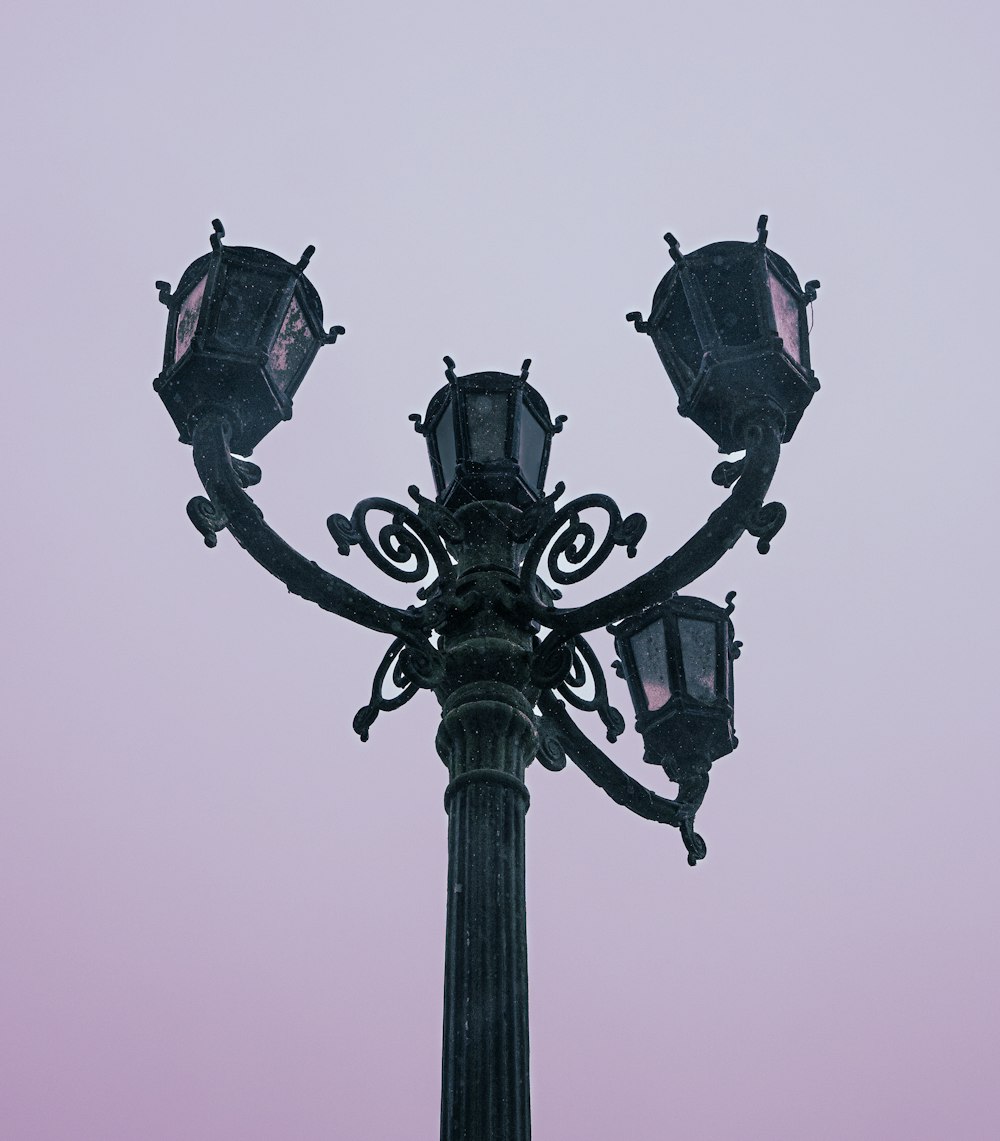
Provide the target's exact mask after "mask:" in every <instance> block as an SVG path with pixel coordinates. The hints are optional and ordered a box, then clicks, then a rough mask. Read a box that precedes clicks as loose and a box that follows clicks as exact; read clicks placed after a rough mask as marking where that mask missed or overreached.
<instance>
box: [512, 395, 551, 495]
mask: <svg viewBox="0 0 1000 1141" xmlns="http://www.w3.org/2000/svg"><path fill="white" fill-rule="evenodd" d="M544 452H545V429H544V428H543V427H542V425H541V424H539V422H538V421H537V420H536V419H535V416H534V414H533V413H532V412H530V411H529V410H528V406H527V404H525V403H524V402H523V401H522V404H521V439H520V444H519V448H518V455H517V460H518V463H519V464H520V465H521V474H522V475H523V476H524V480H525V482H526V483H527V484H528V486H529V487H535V488H537V487H538V478H539V475H540V474H541V470H542V456H543V454H544ZM539 490H540V489H539Z"/></svg>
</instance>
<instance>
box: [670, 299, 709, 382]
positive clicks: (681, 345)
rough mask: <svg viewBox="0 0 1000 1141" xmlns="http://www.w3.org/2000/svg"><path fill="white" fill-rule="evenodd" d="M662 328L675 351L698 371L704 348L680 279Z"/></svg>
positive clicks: (691, 368) (691, 367)
mask: <svg viewBox="0 0 1000 1141" xmlns="http://www.w3.org/2000/svg"><path fill="white" fill-rule="evenodd" d="M662 328H663V330H664V332H665V333H666V335H667V339H668V340H669V341H670V345H671V348H672V349H673V350H674V352H675V353H676V354H677V355H678V356H679V357H680V358H681V360H682V361H683V362H684V363H685V364H686V365H687V366H688V368H689V369H690V370H691V371H692V372H694V373H696V372H697V371H698V369H699V368H700V367H701V358H702V356H703V355H704V350H703V349H702V346H701V339H700V338H699V336H698V331H697V329H696V328H695V325H694V318H693V317H692V316H691V307H690V306H689V305H688V302H687V297H686V295H685V293H684V287H683V285H682V284H681V282H680V281H678V282H677V284H676V285H675V286H674V291H673V293H672V294H671V296H670V300H669V301H668V302H667V305H666V308H665V309H664V311H663V320H662Z"/></svg>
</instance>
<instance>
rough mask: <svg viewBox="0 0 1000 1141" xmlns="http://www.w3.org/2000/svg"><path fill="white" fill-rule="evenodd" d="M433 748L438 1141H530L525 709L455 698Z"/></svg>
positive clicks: (509, 696) (502, 694)
mask: <svg viewBox="0 0 1000 1141" xmlns="http://www.w3.org/2000/svg"><path fill="white" fill-rule="evenodd" d="M438 743H439V748H440V749H441V751H442V753H443V755H444V756H445V758H446V759H447V762H448V769H449V774H450V776H451V782H450V783H449V785H448V789H447V792H446V794H445V805H446V808H447V810H448V924H447V936H446V943H445V985H444V1050H443V1061H442V1084H441V1139H442V1141H529V1138H530V1137H531V1112H530V1102H529V1092H528V959H527V941H526V935H525V904H524V815H525V811H526V810H527V807H528V790H527V788H526V787H525V785H524V781H523V777H524V769H525V765H526V764H527V763H528V761H530V760H531V758H532V757H533V756H534V754H535V750H536V747H537V734H536V730H535V725H534V719H533V717H532V713H531V707H530V706H529V705H528V703H527V701H526V700H525V698H524V697H523V696H521V694H519V693H517V691H516V690H513V689H511V688H510V687H508V686H505V685H501V684H498V683H492V684H491V683H474V684H472V685H468V686H465V687H463V688H462V689H459V690H458V691H457V692H456V693H454V694H453V695H452V696H451V698H449V699H448V701H447V702H446V705H445V710H444V717H443V719H442V724H441V730H440V732H439V734H438Z"/></svg>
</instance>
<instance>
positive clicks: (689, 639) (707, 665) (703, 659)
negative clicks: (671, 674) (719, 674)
mask: <svg viewBox="0 0 1000 1141" xmlns="http://www.w3.org/2000/svg"><path fill="white" fill-rule="evenodd" d="M677 629H678V633H679V634H680V638H681V656H682V657H683V659H684V680H685V682H686V683H687V691H688V693H689V694H690V695H691V696H692V697H696V698H697V699H698V700H699V701H713V700H714V699H715V697H716V691H715V680H716V678H715V675H716V661H717V659H716V650H715V623H714V622H708V621H705V620H704V619H702V618H678V619H677Z"/></svg>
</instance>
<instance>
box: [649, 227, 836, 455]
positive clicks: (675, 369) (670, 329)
mask: <svg viewBox="0 0 1000 1141" xmlns="http://www.w3.org/2000/svg"><path fill="white" fill-rule="evenodd" d="M766 223H767V216H766V215H761V218H760V220H759V222H758V239H757V241H756V242H715V243H712V244H711V245H708V246H703V247H701V248H700V249H697V250H695V251H693V252H692V253H690V254H681V253H680V251H679V249H678V246H677V241H676V239H675V238H674V236H673V235H672V234H667V235H666V240H667V242H668V244H669V246H670V254H671V257H672V258H673V259H674V263H675V264H674V265H673V266H672V267H671V269H670V270H668V271H667V273H666V275H665V276H664V277H663V279H662V281H661V282H660V284H659V285H658V286H657V289H656V292H655V293H654V295H653V304H652V308H651V310H650V315H649V318H648V320H643V319H642V317H641V315H640V314H639V313H629V314H628V315H627V316H628V320H630V321H632V322H633V323H634V324H635V326H636V329H637V330H638V331H639V332H644V333H648V334H649V336H650V337H651V338H652V341H653V344H654V345H655V346H656V350H657V352H658V353H659V356H660V360H661V362H662V364H663V367H664V369H665V370H666V372H667V375H668V376H669V377H670V381H671V383H672V384H673V387H674V390H675V392H676V393H677V397H678V408H677V411H678V412H679V413H680V414H681V415H682V416H686V417H688V418H689V419H691V420H693V421H694V422H695V423H696V424H697V425H698V426H699V427H700V428H701V429H702V430H703V431H704V432H706V433H707V434H708V435H709V436H710V437H711V438H712V439H713V440H714V441H715V443H716V444H717V445H718V448H719V451H720V452H725V453H731V452H737V451H740V450H742V449H743V448H744V447H746V442H745V434H746V427H747V424H748V423H749V422H750V421H751V420H752V418H753V417H755V416H757V415H759V413H760V410H761V407H762V406H770V407H773V408H776V409H778V410H779V411H780V413H781V414H782V416H783V417H784V430H783V434H782V442H784V443H787V442H788V440H790V439H791V438H792V435H793V434H794V432H795V429H796V427H797V426H798V423H799V421H800V420H801V418H802V414H803V413H804V411H805V409H806V407H807V406H808V405H809V402H810V401H811V400H812V397H813V394H814V393H815V392H817V391H818V390H819V387H820V384H819V381H818V380H817V378H816V374H815V373H814V372H813V370H812V367H811V365H810V355H809V327H808V313H807V306H808V305H809V303H810V302H812V301H813V300H815V298H816V290H817V289H818V288H819V282H818V281H809V282H806V284H805V286H804V287H803V286H801V285H800V284H799V279H798V276H797V275H796V273H795V270H794V269H792V267H791V265H789V263H788V262H787V261H786V260H785V259H784V258H783V257H781V256H780V255H779V254H777V253H775V252H774V251H773V250H771V249H768V247H767V229H766ZM727 273H731V274H732V275H733V281H732V283H731V292H730V293H729V295H728V296H726V295H725V293H724V292H721V293H720V290H719V284H720V283H719V282H718V280H717V279H718V278H719V277H720V276H723V275H725V274H727ZM713 276H714V277H715V278H716V280H715V281H712V278H713ZM771 278H773V279H774V281H775V282H776V283H777V285H778V287H779V288H780V289H782V290H784V292H785V293H786V294H787V295H788V297H789V299H790V300H791V302H792V304H793V305H794V306H795V309H796V319H797V333H798V338H797V339H798V354H797V355H796V354H795V353H794V352H793V351H792V347H791V346H789V345H787V344H786V343H785V340H784V338H783V337H782V334H781V322H780V321H779V320H778V315H777V313H776V304H775V299H774V294H773V293H772V291H771V287H770V279H771ZM679 302H680V304H679ZM748 304H749V305H752V312H753V318H754V320H753V322H752V324H753V328H752V330H749V329H746V326H748V325H749V324H750V322H748V321H747V320H746V318H747V316H748V315H749V310H748V308H747V306H748ZM740 310H742V315H743V318H744V320H743V321H742V322H737V320H736V313H737V312H739V311H740ZM724 316H728V317H730V320H731V321H732V323H733V324H734V325H735V324H741V325H742V326H744V328H745V331H750V332H752V335H751V336H750V337H749V338H746V337H743V338H741V339H740V340H739V341H738V342H737V341H736V340H734V337H733V335H732V334H731V333H727V331H726V329H725V328H724V327H723V326H724V325H725V320H724Z"/></svg>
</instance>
